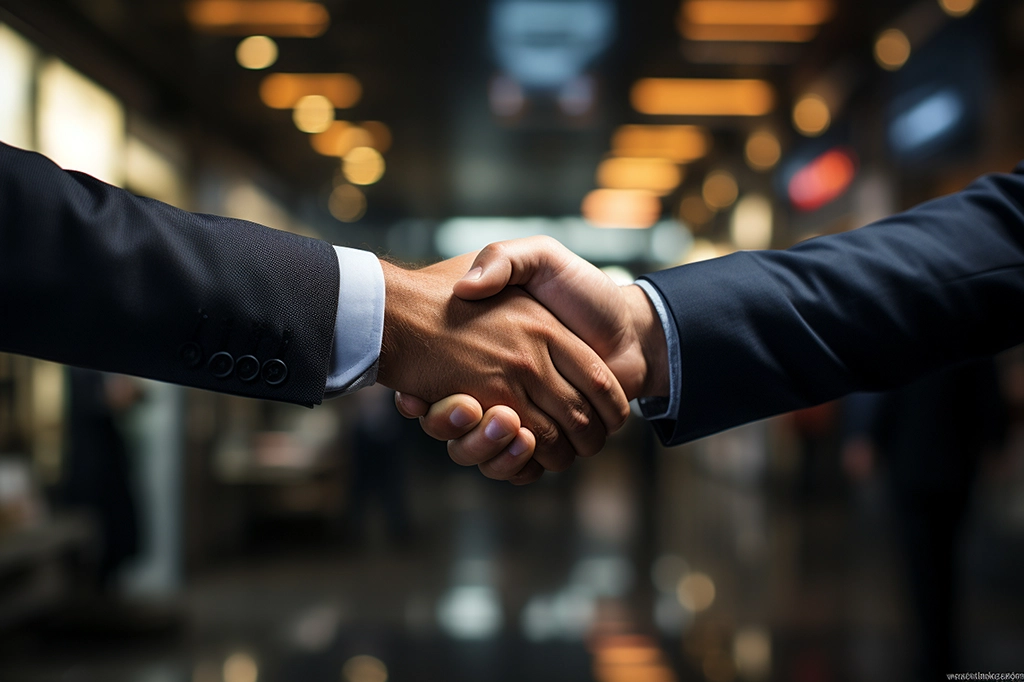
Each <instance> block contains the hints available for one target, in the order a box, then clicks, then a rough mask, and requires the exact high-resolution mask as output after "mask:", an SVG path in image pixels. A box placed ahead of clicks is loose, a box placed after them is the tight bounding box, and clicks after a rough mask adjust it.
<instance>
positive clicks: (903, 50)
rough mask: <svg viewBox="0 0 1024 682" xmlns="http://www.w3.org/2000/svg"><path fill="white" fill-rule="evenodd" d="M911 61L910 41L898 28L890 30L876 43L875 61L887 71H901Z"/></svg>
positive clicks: (884, 32) (881, 35)
mask: <svg viewBox="0 0 1024 682" xmlns="http://www.w3.org/2000/svg"><path fill="white" fill-rule="evenodd" d="M908 59H910V39H909V38H907V34H906V33H904V32H903V31H901V30H899V29H898V28H890V29H887V30H885V31H882V33H881V34H880V35H879V36H878V40H876V41H875V61H876V62H878V65H879V66H881V67H882V68H883V69H885V70H886V71H896V70H897V69H900V68H901V67H902V66H903V65H904V64H906V63H907V60H908Z"/></svg>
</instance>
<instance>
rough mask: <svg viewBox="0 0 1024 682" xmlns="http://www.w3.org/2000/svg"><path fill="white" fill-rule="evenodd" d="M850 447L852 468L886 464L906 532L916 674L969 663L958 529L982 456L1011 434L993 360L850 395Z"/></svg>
mask: <svg viewBox="0 0 1024 682" xmlns="http://www.w3.org/2000/svg"><path fill="white" fill-rule="evenodd" d="M850 407H851V408H852V409H851V410H850V423H849V424H848V426H847V436H846V442H845V443H844V446H843V451H842V457H843V464H844V468H845V469H846V471H847V473H848V474H849V475H850V476H851V478H853V479H855V480H863V479H865V478H867V477H869V476H871V475H872V473H873V472H874V471H875V470H876V469H877V468H878V467H879V465H882V466H884V469H885V473H886V478H887V482H888V491H889V493H890V495H889V497H890V504H891V508H892V509H893V511H894V512H895V515H896V521H897V527H898V529H899V537H900V539H901V540H902V543H901V545H902V547H903V548H904V552H905V557H906V566H907V578H908V584H909V588H910V595H911V604H912V607H913V615H914V624H915V626H916V628H915V629H916V637H917V649H916V652H917V653H916V656H915V659H916V660H915V665H916V671H915V674H916V679H918V680H922V681H923V680H935V679H940V678H941V677H942V675H943V674H944V673H946V672H949V671H950V670H961V669H963V666H962V661H960V660H958V646H957V637H956V629H957V625H958V623H960V622H962V620H961V619H960V618H959V612H958V607H959V604H960V602H961V599H960V584H961V582H962V581H961V579H960V572H959V570H958V568H959V567H958V564H959V561H958V559H959V557H960V552H958V544H959V540H960V537H961V534H960V531H961V528H962V526H963V523H964V519H965V517H966V515H967V512H968V508H969V501H970V497H971V490H972V489H973V487H974V482H975V480H976V478H977V473H978V467H979V463H980V461H981V460H982V457H983V456H985V455H991V454H993V453H996V452H998V451H999V450H1000V449H1001V448H1002V446H1003V444H1004V441H1005V438H1006V430H1007V408H1006V403H1005V401H1004V398H1003V394H1002V391H1001V389H1000V385H999V379H998V375H997V371H996V365H995V362H994V361H993V360H991V359H988V358H986V359H982V360H975V361H971V362H966V363H963V364H960V365H956V366H954V367H949V368H945V369H942V370H939V371H938V372H935V373H933V374H930V375H928V376H926V377H924V378H922V379H919V380H917V381H915V382H913V383H911V384H909V385H907V386H904V387H902V388H899V389H897V390H894V391H890V392H887V393H881V394H860V395H857V396H856V399H855V400H853V401H851V405H850Z"/></svg>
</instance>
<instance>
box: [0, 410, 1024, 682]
mask: <svg viewBox="0 0 1024 682" xmlns="http://www.w3.org/2000/svg"><path fill="white" fill-rule="evenodd" d="M777 440H778V439H777V437H776V435H775V432H774V427H772V426H770V425H769V426H765V425H754V426H751V427H745V428H744V429H739V430H736V431H734V432H731V433H729V434H725V435H723V436H720V437H718V438H716V439H710V440H708V441H704V442H702V443H698V444H696V445H693V446H688V447H686V448H682V449H675V450H671V451H666V450H662V449H660V448H658V447H655V446H654V445H653V443H652V442H651V441H650V439H649V437H647V436H646V435H644V433H643V431H641V430H638V429H633V430H630V431H629V432H628V433H627V434H625V435H623V436H622V437H619V438H618V439H617V440H616V441H615V442H614V443H613V444H612V446H611V448H610V450H609V451H608V452H606V453H603V454H602V455H601V456H600V457H597V458H594V459H592V460H588V461H582V462H580V463H578V464H577V466H576V467H574V468H573V469H572V470H571V471H569V472H567V473H565V474H562V475H558V476H553V477H550V478H548V479H545V481H543V482H542V483H540V484H537V485H535V486H532V487H530V488H525V489H517V488H513V487H511V486H507V485H504V484H498V483H494V482H490V481H487V480H484V479H483V478H482V477H480V476H479V475H478V474H477V473H476V472H475V471H464V470H459V469H457V468H456V467H455V466H454V465H447V464H441V463H438V464H432V465H431V466H422V465H421V464H417V463H416V462H415V461H414V462H411V463H410V465H409V469H408V483H409V485H408V488H409V498H408V499H409V508H410V510H411V517H412V519H413V522H412V527H413V529H414V531H413V533H412V538H411V539H403V540H402V541H401V542H396V541H393V540H392V539H391V538H390V537H389V534H388V532H387V526H386V524H385V523H384V517H383V514H380V515H377V514H371V515H370V516H369V517H368V518H367V524H366V528H365V529H364V531H365V532H364V533H362V534H361V535H360V536H359V537H358V538H354V537H353V535H352V534H351V533H350V532H349V533H344V534H339V533H338V532H337V529H323V530H322V532H321V531H320V530H317V529H313V530H309V529H306V530H305V531H303V532H301V533H299V532H296V531H295V529H294V528H291V529H289V528H286V529H285V530H283V531H282V530H281V529H277V530H276V531H272V530H268V531H267V537H265V538H263V539H262V540H261V541H260V542H257V543H255V544H253V545H252V546H251V547H249V548H248V549H247V550H246V551H245V552H243V553H240V554H238V555H237V556H234V557H231V558H229V559H224V560H223V561H221V562H219V564H218V565H217V566H215V567H214V568H211V569H208V570H206V571H203V572H201V573H200V574H199V575H196V576H194V577H193V578H191V579H190V581H189V584H188V586H187V588H186V589H185V592H184V594H183V595H181V596H180V598H178V599H177V600H175V601H174V602H173V604H172V605H173V607H174V608H175V609H176V610H178V611H179V612H180V613H182V614H183V615H184V621H183V622H184V626H183V628H182V629H181V631H180V632H178V633H177V634H175V635H170V636H166V635H165V636H141V635H140V636H98V635H96V636H87V637H86V636H81V635H80V634H79V635H74V634H70V633H69V632H61V633H60V634H54V633H53V632H52V631H49V630H46V631H42V630H21V631H16V632H13V633H9V634H8V635H5V637H4V641H3V642H2V643H0V680H3V681H4V682H44V681H45V682H50V681H53V682H57V681H60V682H220V681H222V680H223V682H256V681H257V680H259V681H265V682H278V681H280V682H294V681H302V682H320V681H324V682H337V681H339V680H341V681H342V682H384V680H385V679H387V680H393V681H401V680H411V681H417V682H419V681H423V682H428V681H434V680H445V681H452V682H461V681H466V682H469V681H486V682H506V681H507V682H513V681H516V682H518V681H521V680H530V681H536V682H546V681H551V682H556V681H558V682H563V681H566V680H572V681H575V680H580V681H585V680H597V682H606V681H607V682H618V681H620V680H621V681H627V680H633V681H636V682H647V681H651V682H668V681H670V680H680V681H685V680H710V681H711V682H731V680H752V681H756V680H787V681H788V680H795V681H796V682H830V681H833V680H834V681H844V680H849V681H851V682H859V681H861V680H864V681H867V680H870V681H872V682H884V681H886V680H892V681H894V682H896V681H904V680H910V679H913V678H912V672H911V669H912V666H913V660H912V659H913V651H914V641H915V640H914V633H913V631H912V627H911V625H910V623H911V621H912V619H911V616H910V613H909V609H910V606H909V600H908V596H907V595H908V591H907V582H906V577H905V572H904V570H903V561H904V559H903V557H902V555H901V552H900V546H899V545H900V543H899V541H898V539H897V535H896V533H895V532H894V529H893V525H894V524H893V520H892V518H893V517H892V510H891V509H890V508H889V505H888V503H887V499H888V497H887V495H886V492H885V479H884V477H876V478H874V479H871V480H869V481H867V482H864V483H861V484H858V485H856V486H852V485H849V484H847V483H844V482H842V481H838V480H836V478H835V477H834V476H830V475H829V474H828V473H827V472H826V473H825V474H820V475H817V474H816V478H815V480H816V482H817V483H816V484H815V486H812V488H811V489H810V490H811V492H810V493H808V492H807V491H806V490H804V491H802V492H801V490H800V489H799V486H797V485H795V484H794V483H793V481H794V480H795V477H796V475H795V474H794V472H796V471H798V470H799V466H800V464H799V462H798V461H796V460H795V459H794V458H793V456H792V455H791V454H787V452H789V450H791V448H790V447H789V446H787V445H786V444H785V443H781V444H780V443H778V442H776V441H777ZM429 456H436V457H441V456H443V451H442V450H441V449H440V448H439V449H438V450H437V451H436V452H433V453H430V454H429ZM1022 479H1024V467H1022V466H1021V465H1020V462H1019V461H1016V460H1014V459H1013V458H1012V457H1011V458H1010V459H1009V460H1008V461H1006V462H1003V463H1002V464H1000V465H999V466H998V467H997V468H994V469H992V470H986V471H985V472H984V473H983V475H982V476H981V479H980V481H979V483H978V485H977V486H976V488H977V489H976V490H975V493H974V496H973V501H972V504H971V508H970V512H969V516H968V521H967V527H966V529H965V533H964V541H963V545H962V548H963V549H962V552H961V555H962V556H961V558H962V567H963V569H964V570H963V582H964V604H963V609H962V621H963V622H962V624H961V627H960V628H959V642H960V644H959V647H960V651H961V654H962V657H961V660H962V661H963V665H964V666H965V669H966V670H985V671H997V670H999V671H1010V670H1016V671H1024V580H1022V579H1021V576H1024V513H1022V511H1024V504H1022V503H1021V502H1020V500H1021V499H1024V487H1022V485H1021V484H1022ZM342 536H343V537H342ZM357 539H358V541H356V540H357ZM385 671H386V672H385Z"/></svg>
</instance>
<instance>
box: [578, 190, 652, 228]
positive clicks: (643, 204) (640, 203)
mask: <svg viewBox="0 0 1024 682" xmlns="http://www.w3.org/2000/svg"><path fill="white" fill-rule="evenodd" d="M581 209H582V211H583V217H584V218H585V219H586V221H587V222H588V223H590V224H591V225H594V226H595V227H625V228H646V227H651V226H652V225H654V224H655V223H656V222H658V218H659V217H660V216H661V201H660V200H659V199H658V196H657V195H656V194H654V192H649V191H647V190H642V189H595V190H594V191H592V192H590V193H589V194H588V195H587V196H586V197H585V198H584V199H583V205H582V207H581Z"/></svg>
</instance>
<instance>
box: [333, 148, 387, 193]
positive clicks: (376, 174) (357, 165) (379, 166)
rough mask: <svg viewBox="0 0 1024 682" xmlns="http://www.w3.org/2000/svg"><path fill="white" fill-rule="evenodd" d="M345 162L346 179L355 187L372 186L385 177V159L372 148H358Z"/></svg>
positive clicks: (346, 155)
mask: <svg viewBox="0 0 1024 682" xmlns="http://www.w3.org/2000/svg"><path fill="white" fill-rule="evenodd" d="M343 161H344V164H343V166H342V171H343V172H344V173H345V178H346V179H347V180H348V181H349V182H351V183H352V184H354V185H372V184H373V183H375V182H377V181H378V180H380V179H381V177H382V176H383V175H384V157H382V156H381V155H380V152H378V151H377V150H376V149H373V148H372V147H356V148H355V149H353V150H352V151H350V152H349V153H348V154H345V158H344V159H343Z"/></svg>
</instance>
